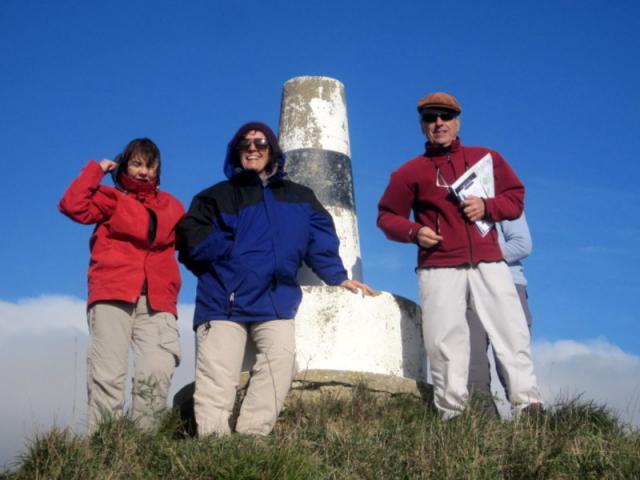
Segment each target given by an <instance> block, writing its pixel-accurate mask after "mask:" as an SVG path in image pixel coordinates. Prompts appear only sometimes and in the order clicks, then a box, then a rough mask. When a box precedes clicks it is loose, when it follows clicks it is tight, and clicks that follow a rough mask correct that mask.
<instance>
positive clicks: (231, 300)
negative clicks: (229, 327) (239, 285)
mask: <svg viewBox="0 0 640 480" xmlns="http://www.w3.org/2000/svg"><path fill="white" fill-rule="evenodd" d="M235 301H236V292H231V294H230V295H229V313H228V314H227V317H229V318H231V315H232V314H233V305H234V303H235Z"/></svg>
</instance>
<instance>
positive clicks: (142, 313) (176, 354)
mask: <svg viewBox="0 0 640 480" xmlns="http://www.w3.org/2000/svg"><path fill="white" fill-rule="evenodd" d="M88 323H89V333H90V340H89V347H88V351H87V393H88V398H89V408H88V430H89V433H91V432H93V431H94V430H95V428H96V427H97V425H98V424H99V423H100V420H101V419H102V417H103V415H113V416H119V415H122V413H123V410H124V403H125V402H124V393H125V382H126V379H127V371H128V369H129V349H130V348H131V349H132V350H133V369H134V372H133V389H132V396H133V400H132V405H131V409H132V417H133V419H134V420H136V422H137V423H138V425H139V426H140V427H141V428H142V429H145V430H150V429H152V428H154V427H155V426H156V424H157V420H158V418H159V414H160V413H161V412H162V411H163V410H164V409H165V408H166V404H167V395H168V393H169V386H170V385H171V378H172V377H173V372H174V371H175V369H176V367H177V366H178V364H179V363H180V337H179V334H178V327H177V322H176V318H175V317H174V316H173V315H172V314H170V313H167V312H155V311H153V310H149V308H148V304H147V297H146V296H144V295H143V296H141V297H140V298H139V299H138V302H137V303H136V304H132V303H126V302H116V301H104V302H96V303H94V304H93V305H92V306H91V308H89V311H88Z"/></svg>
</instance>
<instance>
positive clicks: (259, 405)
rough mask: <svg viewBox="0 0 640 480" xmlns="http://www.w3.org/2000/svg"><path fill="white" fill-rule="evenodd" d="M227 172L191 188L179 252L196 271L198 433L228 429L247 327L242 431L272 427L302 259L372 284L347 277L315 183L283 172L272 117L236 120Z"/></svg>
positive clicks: (288, 359)
mask: <svg viewBox="0 0 640 480" xmlns="http://www.w3.org/2000/svg"><path fill="white" fill-rule="evenodd" d="M224 173H225V175H226V176H227V178H228V180H226V181H223V182H220V183H218V184H216V185H214V186H212V187H210V188H208V189H206V190H204V191H202V192H200V193H199V194H198V195H196V196H195V197H194V199H193V201H192V203H191V206H190V208H189V212H188V214H187V216H186V217H185V218H184V219H183V221H182V222H181V224H180V228H179V234H180V238H181V246H180V260H181V261H182V262H183V263H184V264H185V265H186V266H187V267H188V268H189V269H190V270H191V271H192V272H193V273H194V274H195V275H196V276H197V277H198V287H197V296H196V309H195V315H194V330H195V331H196V342H197V358H196V390H195V394H194V409H195V415H196V421H197V423H198V435H199V436H200V437H203V436H206V435H210V434H216V435H225V434H227V433H229V432H230V428H229V416H230V414H231V411H232V409H233V404H234V400H235V393H236V388H237V386H238V382H239V377H240V369H241V366H242V359H243V356H244V350H245V345H246V340H247V336H248V335H250V336H251V338H252V339H253V341H254V342H255V344H256V348H257V352H258V354H257V357H256V364H255V365H254V367H253V368H252V376H251V380H250V383H249V388H248V389H247V395H246V397H245V400H244V402H243V404H242V407H241V410H240V415H239V417H238V422H237V424H236V431H237V432H241V433H249V434H256V435H267V434H268V433H270V432H271V430H272V429H273V426H274V424H275V422H276V419H277V417H278V414H279V413H280V410H281V409H282V406H283V404H284V400H285V397H286V395H287V393H288V391H289V388H290V385H291V380H292V377H293V374H294V357H295V334H294V320H293V319H294V317H295V315H296V311H297V309H298V306H299V305H300V301H301V300H302V291H301V289H300V286H299V285H298V283H297V281H296V275H297V273H298V269H299V268H300V266H301V264H302V262H303V261H304V262H305V263H307V264H308V265H309V266H310V267H311V269H312V270H313V271H314V272H315V273H316V275H318V276H319V277H320V278H321V279H322V280H323V281H324V282H325V283H327V284H329V285H341V286H343V287H345V288H347V289H349V290H351V291H353V292H358V291H359V290H362V292H363V293H365V294H370V293H371V290H370V289H369V287H368V286H367V285H365V284H363V283H361V282H358V281H356V280H349V279H348V278H347V273H346V270H345V268H344V266H343V264H342V261H341V259H340V257H339V255H338V246H339V240H338V237H337V235H336V232H335V228H334V225H333V220H332V219H331V216H330V215H329V213H328V212H327V211H326V210H325V209H324V208H323V207H322V205H321V204H320V203H319V202H318V200H317V198H316V196H315V195H314V193H313V191H312V190H311V189H309V188H307V187H305V186H303V185H299V184H297V183H295V182H292V181H290V180H287V179H286V178H285V176H286V174H285V173H284V155H283V153H282V151H281V149H280V146H279V145H278V140H277V138H276V136H275V135H274V133H273V131H272V130H271V129H270V128H269V127H268V126H267V125H265V124H263V123H259V122H251V123H247V124H245V125H243V126H242V127H240V129H239V130H238V131H237V132H236V134H235V135H234V136H233V138H232V139H231V141H230V142H229V146H228V149H227V156H226V158H225V163H224Z"/></svg>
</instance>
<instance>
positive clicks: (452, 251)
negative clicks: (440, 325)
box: [378, 139, 524, 268]
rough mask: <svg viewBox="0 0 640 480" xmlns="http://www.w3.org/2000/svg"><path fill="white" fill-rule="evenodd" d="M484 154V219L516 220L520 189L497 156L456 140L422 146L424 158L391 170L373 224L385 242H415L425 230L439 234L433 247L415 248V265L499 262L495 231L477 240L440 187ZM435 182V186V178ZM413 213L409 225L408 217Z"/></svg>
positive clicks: (520, 204)
mask: <svg viewBox="0 0 640 480" xmlns="http://www.w3.org/2000/svg"><path fill="white" fill-rule="evenodd" d="M487 153H491V156H492V157H493V173H494V180H495V197H493V198H487V199H486V201H485V205H486V207H487V218H488V219H489V220H491V221H494V222H499V221H501V220H512V219H515V218H517V217H519V216H520V214H521V213H522V209H523V206H524V186H523V185H522V183H521V182H520V180H519V179H518V177H517V176H516V174H515V173H514V172H513V170H512V169H511V167H510V166H509V164H508V163H507V162H506V161H505V160H504V158H502V156H501V155H500V154H499V153H498V152H495V151H493V150H489V149H487V148H484V147H463V146H462V145H461V143H460V140H459V139H456V140H455V141H454V143H453V144H452V145H451V147H450V148H447V149H444V148H442V147H439V146H437V145H430V144H427V151H426V153H425V154H424V155H421V156H419V157H416V158H414V159H413V160H410V161H408V162H407V163H405V164H404V165H402V166H401V167H400V168H399V169H398V170H396V171H395V172H393V174H392V175H391V179H390V181H389V185H388V186H387V189H386V190H385V192H384V194H383V195H382V198H381V199H380V202H379V204H378V226H379V227H380V228H381V229H382V231H384V233H385V235H386V236H387V238H389V239H390V240H395V241H397V242H416V235H417V233H418V230H419V229H420V228H421V227H423V226H425V225H426V226H428V227H430V228H431V229H433V230H434V231H435V232H436V233H438V234H440V235H442V237H443V240H441V241H440V243H439V244H437V245H436V246H434V247H431V248H424V247H419V250H418V267H419V268H426V267H455V266H461V265H476V264H478V263H479V262H495V261H499V260H502V258H503V256H502V251H501V250H500V246H499V244H498V235H497V233H496V230H495V228H493V229H491V231H490V232H489V233H488V234H487V235H486V236H485V237H482V236H481V235H480V232H479V231H478V229H477V228H476V226H475V225H474V224H473V223H471V222H469V221H467V220H466V219H465V217H464V215H463V213H462V211H461V209H460V207H459V204H458V202H457V201H456V200H454V199H452V198H451V197H450V196H449V194H448V190H447V188H446V187H444V188H443V187H441V186H438V185H436V183H439V184H440V185H443V184H447V185H451V184H452V183H453V182H454V181H455V180H456V179H457V178H458V177H459V176H460V175H461V174H462V173H464V171H465V170H466V169H468V168H469V167H470V166H472V165H473V164H475V163H476V162H477V161H478V160H480V159H481V158H482V157H483V156H484V155H486V154H487ZM438 172H439V174H440V177H439V178H440V181H439V182H436V176H437V174H438ZM412 210H413V215H414V219H415V221H411V220H410V219H409V214H410V213H411V211H412Z"/></svg>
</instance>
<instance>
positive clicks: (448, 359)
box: [418, 262, 542, 418]
mask: <svg viewBox="0 0 640 480" xmlns="http://www.w3.org/2000/svg"><path fill="white" fill-rule="evenodd" d="M418 281H419V285H420V301H421V305H422V328H423V335H424V341H425V348H426V350H427V356H428V357H429V362H430V364H431V376H432V380H433V387H434V401H435V404H436V407H437V408H438V409H439V410H440V411H441V412H442V414H443V417H444V418H451V417H454V416H456V415H459V414H460V413H462V411H463V410H464V408H465V406H466V402H467V400H468V391H467V379H468V376H469V352H470V348H469V341H470V340H469V327H468V325H467V320H466V310H467V299H468V298H469V297H471V298H472V300H471V301H473V302H474V310H475V311H476V313H477V314H478V318H479V319H480V322H481V323H482V326H483V327H484V329H485V331H486V332H487V335H488V336H489V340H490V342H491V344H492V345H493V348H494V351H495V352H496V356H497V357H498V359H499V360H500V363H502V366H503V367H504V371H505V374H506V377H507V378H506V380H507V384H508V387H509V392H510V393H511V399H510V400H511V403H512V405H513V407H514V409H515V410H516V412H518V411H520V410H522V409H523V408H525V407H527V406H528V405H530V404H531V403H541V402H542V399H541V396H540V393H539V392H538V388H537V381H536V377H535V374H534V369H533V361H532V358H531V337H530V335H529V330H528V328H527V322H526V320H525V317H524V313H523V311H522V306H521V305H520V300H519V298H518V294H517V293H516V288H515V286H514V284H513V280H512V278H511V274H510V273H509V269H508V267H507V265H506V264H505V263H504V262H496V263H481V264H479V265H477V266H474V267H457V268H428V269H421V270H419V271H418Z"/></svg>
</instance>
